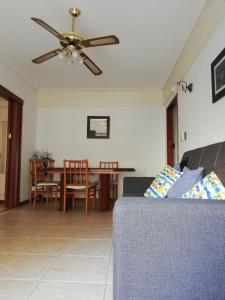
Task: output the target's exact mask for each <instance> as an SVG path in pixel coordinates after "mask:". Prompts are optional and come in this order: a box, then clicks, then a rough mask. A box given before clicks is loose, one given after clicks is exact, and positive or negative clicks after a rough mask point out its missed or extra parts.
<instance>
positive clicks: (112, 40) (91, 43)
mask: <svg viewBox="0 0 225 300" xmlns="http://www.w3.org/2000/svg"><path fill="white" fill-rule="evenodd" d="M119 43H120V41H119V39H118V38H117V37H116V36H115V35H108V36H101V37H97V38H93V39H88V40H83V41H81V45H82V46H83V47H97V46H105V45H114V44H119Z"/></svg>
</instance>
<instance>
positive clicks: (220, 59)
mask: <svg viewBox="0 0 225 300" xmlns="http://www.w3.org/2000/svg"><path fill="white" fill-rule="evenodd" d="M211 77H212V102H213V103H215V102H217V101H218V100H220V99H221V98H223V97H224V96H225V48H224V49H223V50H222V51H221V52H220V54H219V55H218V56H217V57H216V59H215V60H214V61H213V62H212V64H211Z"/></svg>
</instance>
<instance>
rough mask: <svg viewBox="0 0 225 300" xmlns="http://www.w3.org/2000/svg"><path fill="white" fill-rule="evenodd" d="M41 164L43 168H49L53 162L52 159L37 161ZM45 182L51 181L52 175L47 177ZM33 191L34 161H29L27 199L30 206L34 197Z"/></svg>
mask: <svg viewBox="0 0 225 300" xmlns="http://www.w3.org/2000/svg"><path fill="white" fill-rule="evenodd" d="M39 161H40V163H42V165H43V168H51V167H53V166H54V163H55V161H54V160H53V159H41V160H39ZM45 179H46V180H49V181H52V180H53V175H47V176H46V178H45ZM34 191H35V178H34V159H30V160H29V195H30V196H29V199H30V204H32V200H33V197H34Z"/></svg>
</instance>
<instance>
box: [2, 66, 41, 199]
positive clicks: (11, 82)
mask: <svg viewBox="0 0 225 300" xmlns="http://www.w3.org/2000/svg"><path fill="white" fill-rule="evenodd" d="M0 84H1V85H3V86H4V87H5V88H7V89H8V90H10V91H11V92H12V93H14V94H15V95H17V96H18V97H20V98H21V99H23V100H24V107H23V132H22V160H21V192H20V199H21V201H23V200H26V199H28V198H29V180H28V170H29V169H28V163H29V158H30V156H31V154H32V152H33V151H34V148H35V140H36V112H37V105H36V98H37V92H36V90H35V89H34V88H32V87H31V86H30V85H29V84H28V83H26V82H25V81H24V80H23V79H22V78H21V77H20V76H19V75H18V74H17V73H16V72H15V71H13V70H12V69H10V68H9V67H8V66H6V65H5V64H3V63H2V62H0Z"/></svg>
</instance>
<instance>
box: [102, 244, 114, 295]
mask: <svg viewBox="0 0 225 300" xmlns="http://www.w3.org/2000/svg"><path fill="white" fill-rule="evenodd" d="M112 249H113V247H112V246H111V251H110V256H109V264H108V271H107V275H106V281H105V289H104V296H103V300H105V296H106V288H107V282H108V277H109V272H110V263H111V259H112Z"/></svg>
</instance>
